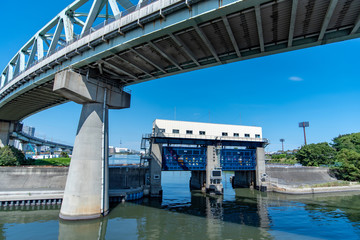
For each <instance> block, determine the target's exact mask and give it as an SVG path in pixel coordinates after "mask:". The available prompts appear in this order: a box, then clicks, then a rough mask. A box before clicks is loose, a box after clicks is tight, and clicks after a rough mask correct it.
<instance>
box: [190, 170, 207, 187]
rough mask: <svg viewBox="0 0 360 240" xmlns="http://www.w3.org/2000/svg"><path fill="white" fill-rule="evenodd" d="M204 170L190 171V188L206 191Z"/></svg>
mask: <svg viewBox="0 0 360 240" xmlns="http://www.w3.org/2000/svg"><path fill="white" fill-rule="evenodd" d="M205 184H206V171H191V178H190V190H201V191H202V192H206V189H205Z"/></svg>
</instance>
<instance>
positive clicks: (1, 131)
mask: <svg viewBox="0 0 360 240" xmlns="http://www.w3.org/2000/svg"><path fill="white" fill-rule="evenodd" d="M14 126H15V124H14V123H13V122H10V121H1V120H0V147H4V146H6V145H9V141H10V133H11V132H13V131H14Z"/></svg>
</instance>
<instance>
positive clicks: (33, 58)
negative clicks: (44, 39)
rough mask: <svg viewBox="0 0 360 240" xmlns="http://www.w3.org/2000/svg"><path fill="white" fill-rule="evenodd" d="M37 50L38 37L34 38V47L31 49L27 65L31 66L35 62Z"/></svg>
mask: <svg viewBox="0 0 360 240" xmlns="http://www.w3.org/2000/svg"><path fill="white" fill-rule="evenodd" d="M36 51H37V39H34V44H33V47H32V49H31V53H30V56H29V59H28V63H27V67H28V66H30V65H31V64H32V63H33V62H34V60H35V55H36Z"/></svg>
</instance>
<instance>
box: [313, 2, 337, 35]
mask: <svg viewBox="0 0 360 240" xmlns="http://www.w3.org/2000/svg"><path fill="white" fill-rule="evenodd" d="M337 2H338V0H331V1H330V4H329V7H328V9H327V12H326V15H325V18H324V21H323V24H322V27H321V30H320V34H319V38H318V41H321V40H323V38H324V35H325V32H326V29H327V27H328V25H329V23H330V20H331V16H332V15H333V13H334V10H335V7H336V4H337Z"/></svg>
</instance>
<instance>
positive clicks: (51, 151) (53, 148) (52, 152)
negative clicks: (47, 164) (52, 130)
mask: <svg viewBox="0 0 360 240" xmlns="http://www.w3.org/2000/svg"><path fill="white" fill-rule="evenodd" d="M55 150H56V148H55V147H50V155H54V154H55Z"/></svg>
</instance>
